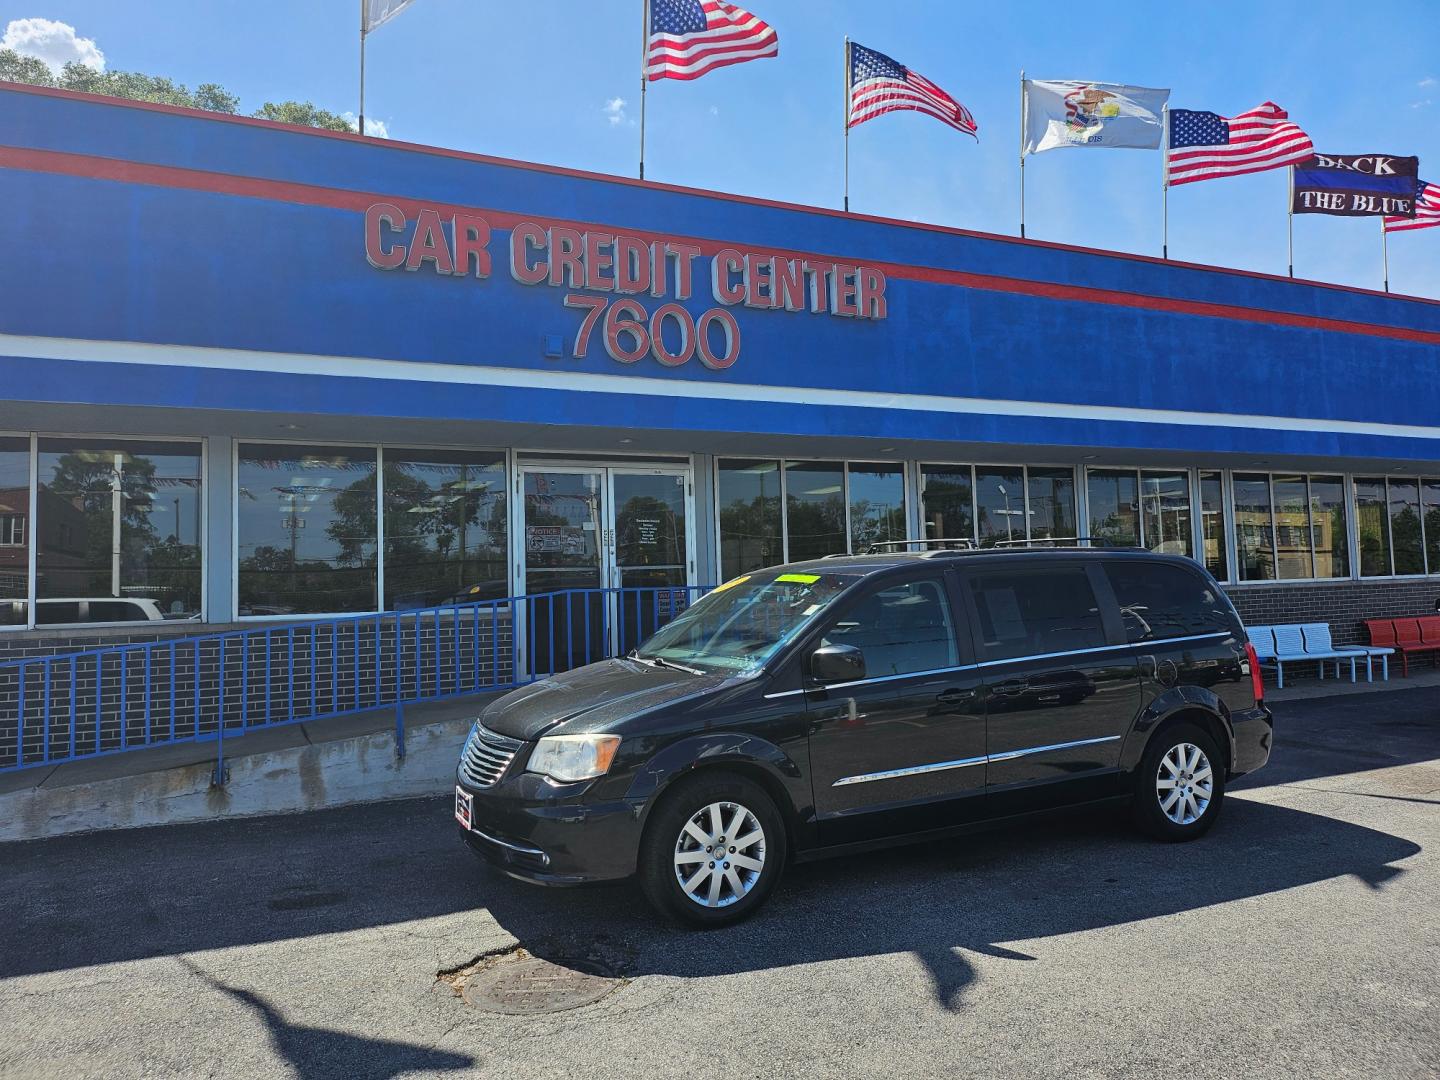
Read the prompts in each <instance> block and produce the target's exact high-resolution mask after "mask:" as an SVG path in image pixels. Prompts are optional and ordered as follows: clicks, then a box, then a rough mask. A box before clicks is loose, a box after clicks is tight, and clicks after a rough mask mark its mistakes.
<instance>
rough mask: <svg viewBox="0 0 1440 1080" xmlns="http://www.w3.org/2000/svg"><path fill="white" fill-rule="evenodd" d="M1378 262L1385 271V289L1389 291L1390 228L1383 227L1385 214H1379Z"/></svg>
mask: <svg viewBox="0 0 1440 1080" xmlns="http://www.w3.org/2000/svg"><path fill="white" fill-rule="evenodd" d="M1380 264H1381V266H1382V267H1383V269H1384V272H1385V291H1386V292H1389V291H1390V230H1389V229H1387V228H1385V215H1384V214H1381V215H1380Z"/></svg>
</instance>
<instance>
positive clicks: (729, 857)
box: [675, 802, 765, 908]
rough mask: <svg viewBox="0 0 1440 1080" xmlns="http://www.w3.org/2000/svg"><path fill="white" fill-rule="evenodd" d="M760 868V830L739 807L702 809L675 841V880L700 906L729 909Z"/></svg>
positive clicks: (762, 853)
mask: <svg viewBox="0 0 1440 1080" xmlns="http://www.w3.org/2000/svg"><path fill="white" fill-rule="evenodd" d="M764 869H765V830H764V828H763V827H761V825H760V822H759V820H758V819H757V818H756V817H755V815H754V814H753V813H752V812H751V811H750V810H749V809H747V808H746V807H744V806H741V805H740V804H739V803H735V802H714V803H711V804H710V805H708V806H705V807H702V808H701V809H700V810H697V811H696V812H695V813H694V814H692V815H691V816H690V820H689V821H687V822H686V823H685V827H684V828H682V829H681V830H680V835H679V837H678V838H677V839H676V841H675V880H676V881H678V882H679V883H680V889H681V891H682V892H684V894H685V895H686V896H687V897H688V898H689V899H690V901H691V902H692V903H695V904H698V905H700V906H701V907H708V908H721V907H729V906H730V905H731V904H734V903H736V902H737V901H739V900H742V899H744V898H745V896H746V895H748V894H749V892H750V890H751V889H753V888H754V887H755V883H756V882H757V881H759V880H760V875H761V873H762V872H763V871H764Z"/></svg>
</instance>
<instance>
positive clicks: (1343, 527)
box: [1310, 476, 1350, 578]
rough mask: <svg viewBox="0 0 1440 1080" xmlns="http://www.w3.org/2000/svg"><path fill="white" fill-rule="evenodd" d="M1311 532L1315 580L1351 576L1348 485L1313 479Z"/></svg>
mask: <svg viewBox="0 0 1440 1080" xmlns="http://www.w3.org/2000/svg"><path fill="white" fill-rule="evenodd" d="M1310 529H1311V533H1312V535H1313V537H1314V548H1315V576H1316V577H1321V578H1342V577H1348V576H1349V574H1350V533H1349V528H1348V522H1347V519H1346V515H1345V483H1344V481H1343V480H1341V478H1340V477H1338V476H1312V477H1310Z"/></svg>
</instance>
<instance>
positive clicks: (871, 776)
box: [830, 757, 987, 787]
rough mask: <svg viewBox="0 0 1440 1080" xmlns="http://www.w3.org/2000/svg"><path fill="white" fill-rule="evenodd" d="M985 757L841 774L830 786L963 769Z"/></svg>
mask: <svg viewBox="0 0 1440 1080" xmlns="http://www.w3.org/2000/svg"><path fill="white" fill-rule="evenodd" d="M986 760H987V759H986V758H983V757H972V758H959V759H958V760H956V761H937V762H936V763H935V764H933V765H912V766H910V767H909V768H908V769H887V770H886V771H885V772H872V773H863V774H862V775H860V776H842V777H841V778H840V779H839V780H836V781H835V782H834V783H833V784H831V785H830V786H831V787H844V786H845V785H846V784H868V783H870V782H871V781H872V780H894V779H896V778H898V777H901V776H919V775H920V774H921V773H932V772H944V771H945V770H946V769H963V768H966V767H967V766H970V765H984V764H985V762H986Z"/></svg>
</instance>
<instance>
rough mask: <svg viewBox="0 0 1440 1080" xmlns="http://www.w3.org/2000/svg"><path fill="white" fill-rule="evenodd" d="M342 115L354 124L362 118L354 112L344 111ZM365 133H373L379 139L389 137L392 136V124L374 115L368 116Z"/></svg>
mask: <svg viewBox="0 0 1440 1080" xmlns="http://www.w3.org/2000/svg"><path fill="white" fill-rule="evenodd" d="M340 115H341V116H343V117H344V118H345V119H346V120H349V121H350V123H352V124H354V123H357V122H358V121H359V119H360V118H359V117H358V116H356V115H355V114H354V113H353V112H343V113H341V114H340ZM365 134H366V135H373V136H375V138H377V139H388V138H389V137H390V125H389V124H387V123H385V121H384V120H376V119H375V117H373V116H367V117H366V118H365Z"/></svg>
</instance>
